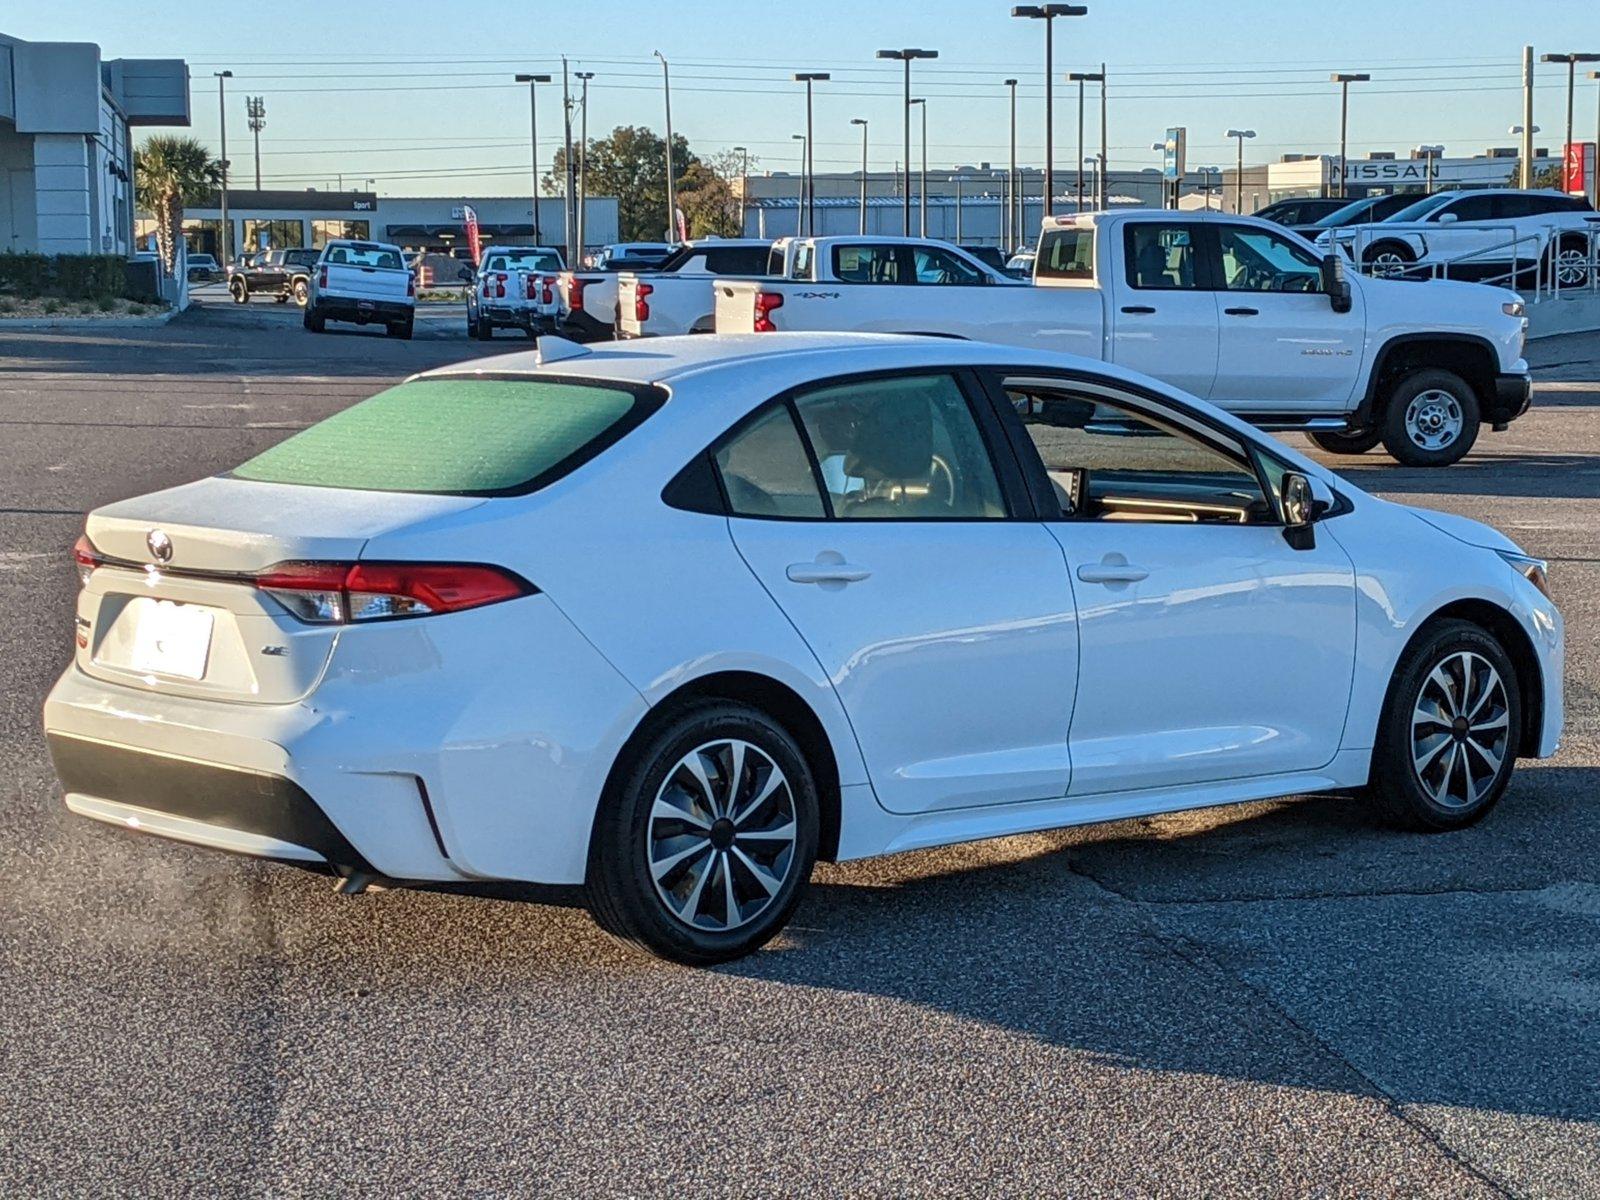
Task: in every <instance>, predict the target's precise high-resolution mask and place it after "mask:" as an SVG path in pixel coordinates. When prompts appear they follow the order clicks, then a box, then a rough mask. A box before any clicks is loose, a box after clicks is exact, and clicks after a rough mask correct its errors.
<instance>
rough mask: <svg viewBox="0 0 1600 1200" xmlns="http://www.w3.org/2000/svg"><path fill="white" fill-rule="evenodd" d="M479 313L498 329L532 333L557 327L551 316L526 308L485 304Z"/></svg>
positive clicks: (548, 330)
mask: <svg viewBox="0 0 1600 1200" xmlns="http://www.w3.org/2000/svg"><path fill="white" fill-rule="evenodd" d="M478 313H479V315H480V316H481V317H482V318H483V319H484V320H486V321H488V322H489V324H491V325H493V326H494V327H495V328H496V329H526V330H528V331H529V332H531V333H549V332H550V331H551V330H552V329H553V328H554V327H555V321H554V319H553V318H551V317H546V316H540V315H539V314H538V313H536V312H533V311H531V310H530V309H526V308H495V307H492V306H490V305H483V306H481V307H480V308H479V309H478Z"/></svg>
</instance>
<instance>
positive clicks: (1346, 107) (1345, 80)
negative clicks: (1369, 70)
mask: <svg viewBox="0 0 1600 1200" xmlns="http://www.w3.org/2000/svg"><path fill="white" fill-rule="evenodd" d="M1371 78H1372V76H1371V75H1352V74H1348V73H1346V72H1343V71H1335V72H1334V73H1333V74H1332V75H1330V76H1328V79H1329V81H1330V82H1332V83H1337V84H1338V85H1339V199H1341V200H1343V199H1344V198H1345V197H1346V196H1348V195H1349V194H1350V189H1349V186H1348V181H1347V179H1346V174H1347V172H1346V171H1345V141H1346V135H1347V134H1348V133H1349V131H1350V85H1351V84H1352V83H1366V82H1367V80H1369V79H1371Z"/></svg>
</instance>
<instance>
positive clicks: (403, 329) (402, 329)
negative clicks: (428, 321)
mask: <svg viewBox="0 0 1600 1200" xmlns="http://www.w3.org/2000/svg"><path fill="white" fill-rule="evenodd" d="M414 319H415V318H412V317H407V318H406V319H405V320H404V321H396V322H395V323H394V324H392V325H388V326H386V327H385V330H384V331H385V332H386V333H387V334H388V335H389V336H390V337H392V338H399V339H400V340H401V341H406V342H409V341H410V340H411V329H412V322H413V320H414Z"/></svg>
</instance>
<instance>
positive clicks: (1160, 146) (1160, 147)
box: [1150, 142, 1178, 208]
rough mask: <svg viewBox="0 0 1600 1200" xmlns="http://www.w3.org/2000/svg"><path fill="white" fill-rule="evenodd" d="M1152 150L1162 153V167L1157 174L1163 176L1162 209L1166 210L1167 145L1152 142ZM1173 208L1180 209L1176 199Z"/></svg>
mask: <svg viewBox="0 0 1600 1200" xmlns="http://www.w3.org/2000/svg"><path fill="white" fill-rule="evenodd" d="M1150 149H1152V150H1159V151H1160V152H1161V166H1160V167H1158V168H1157V173H1158V174H1159V175H1160V176H1161V207H1162V208H1165V207H1166V206H1167V177H1166V169H1167V144H1166V143H1165V142H1151V143H1150ZM1172 207H1173V208H1177V207H1178V205H1177V201H1176V198H1174V201H1173V205H1172Z"/></svg>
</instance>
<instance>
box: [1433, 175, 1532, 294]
mask: <svg viewBox="0 0 1600 1200" xmlns="http://www.w3.org/2000/svg"><path fill="white" fill-rule="evenodd" d="M1495 210H1496V204H1495V197H1493V196H1488V195H1481V196H1475V195H1471V194H1469V195H1465V196H1462V197H1461V198H1460V199H1458V200H1452V201H1451V202H1450V203H1449V204H1446V205H1444V206H1443V207H1441V208H1438V209H1436V210H1434V211H1433V212H1432V213H1430V214H1428V216H1427V217H1426V218H1424V221H1425V223H1426V224H1427V226H1428V229H1427V231H1426V232H1425V233H1424V234H1423V241H1424V245H1425V247H1426V249H1425V251H1424V253H1423V255H1422V258H1421V260H1420V261H1422V262H1427V263H1438V262H1449V263H1450V264H1451V265H1450V269H1449V275H1450V277H1451V278H1452V279H1482V278H1486V277H1490V276H1494V275H1497V274H1500V273H1502V272H1504V270H1505V264H1506V263H1508V262H1510V261H1511V256H1512V250H1511V247H1510V246H1509V245H1508V244H1507V243H1509V242H1510V241H1511V240H1512V238H1514V237H1515V236H1516V232H1517V231H1516V230H1515V228H1514V227H1513V225H1512V224H1511V223H1510V222H1508V221H1496V220H1495Z"/></svg>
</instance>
